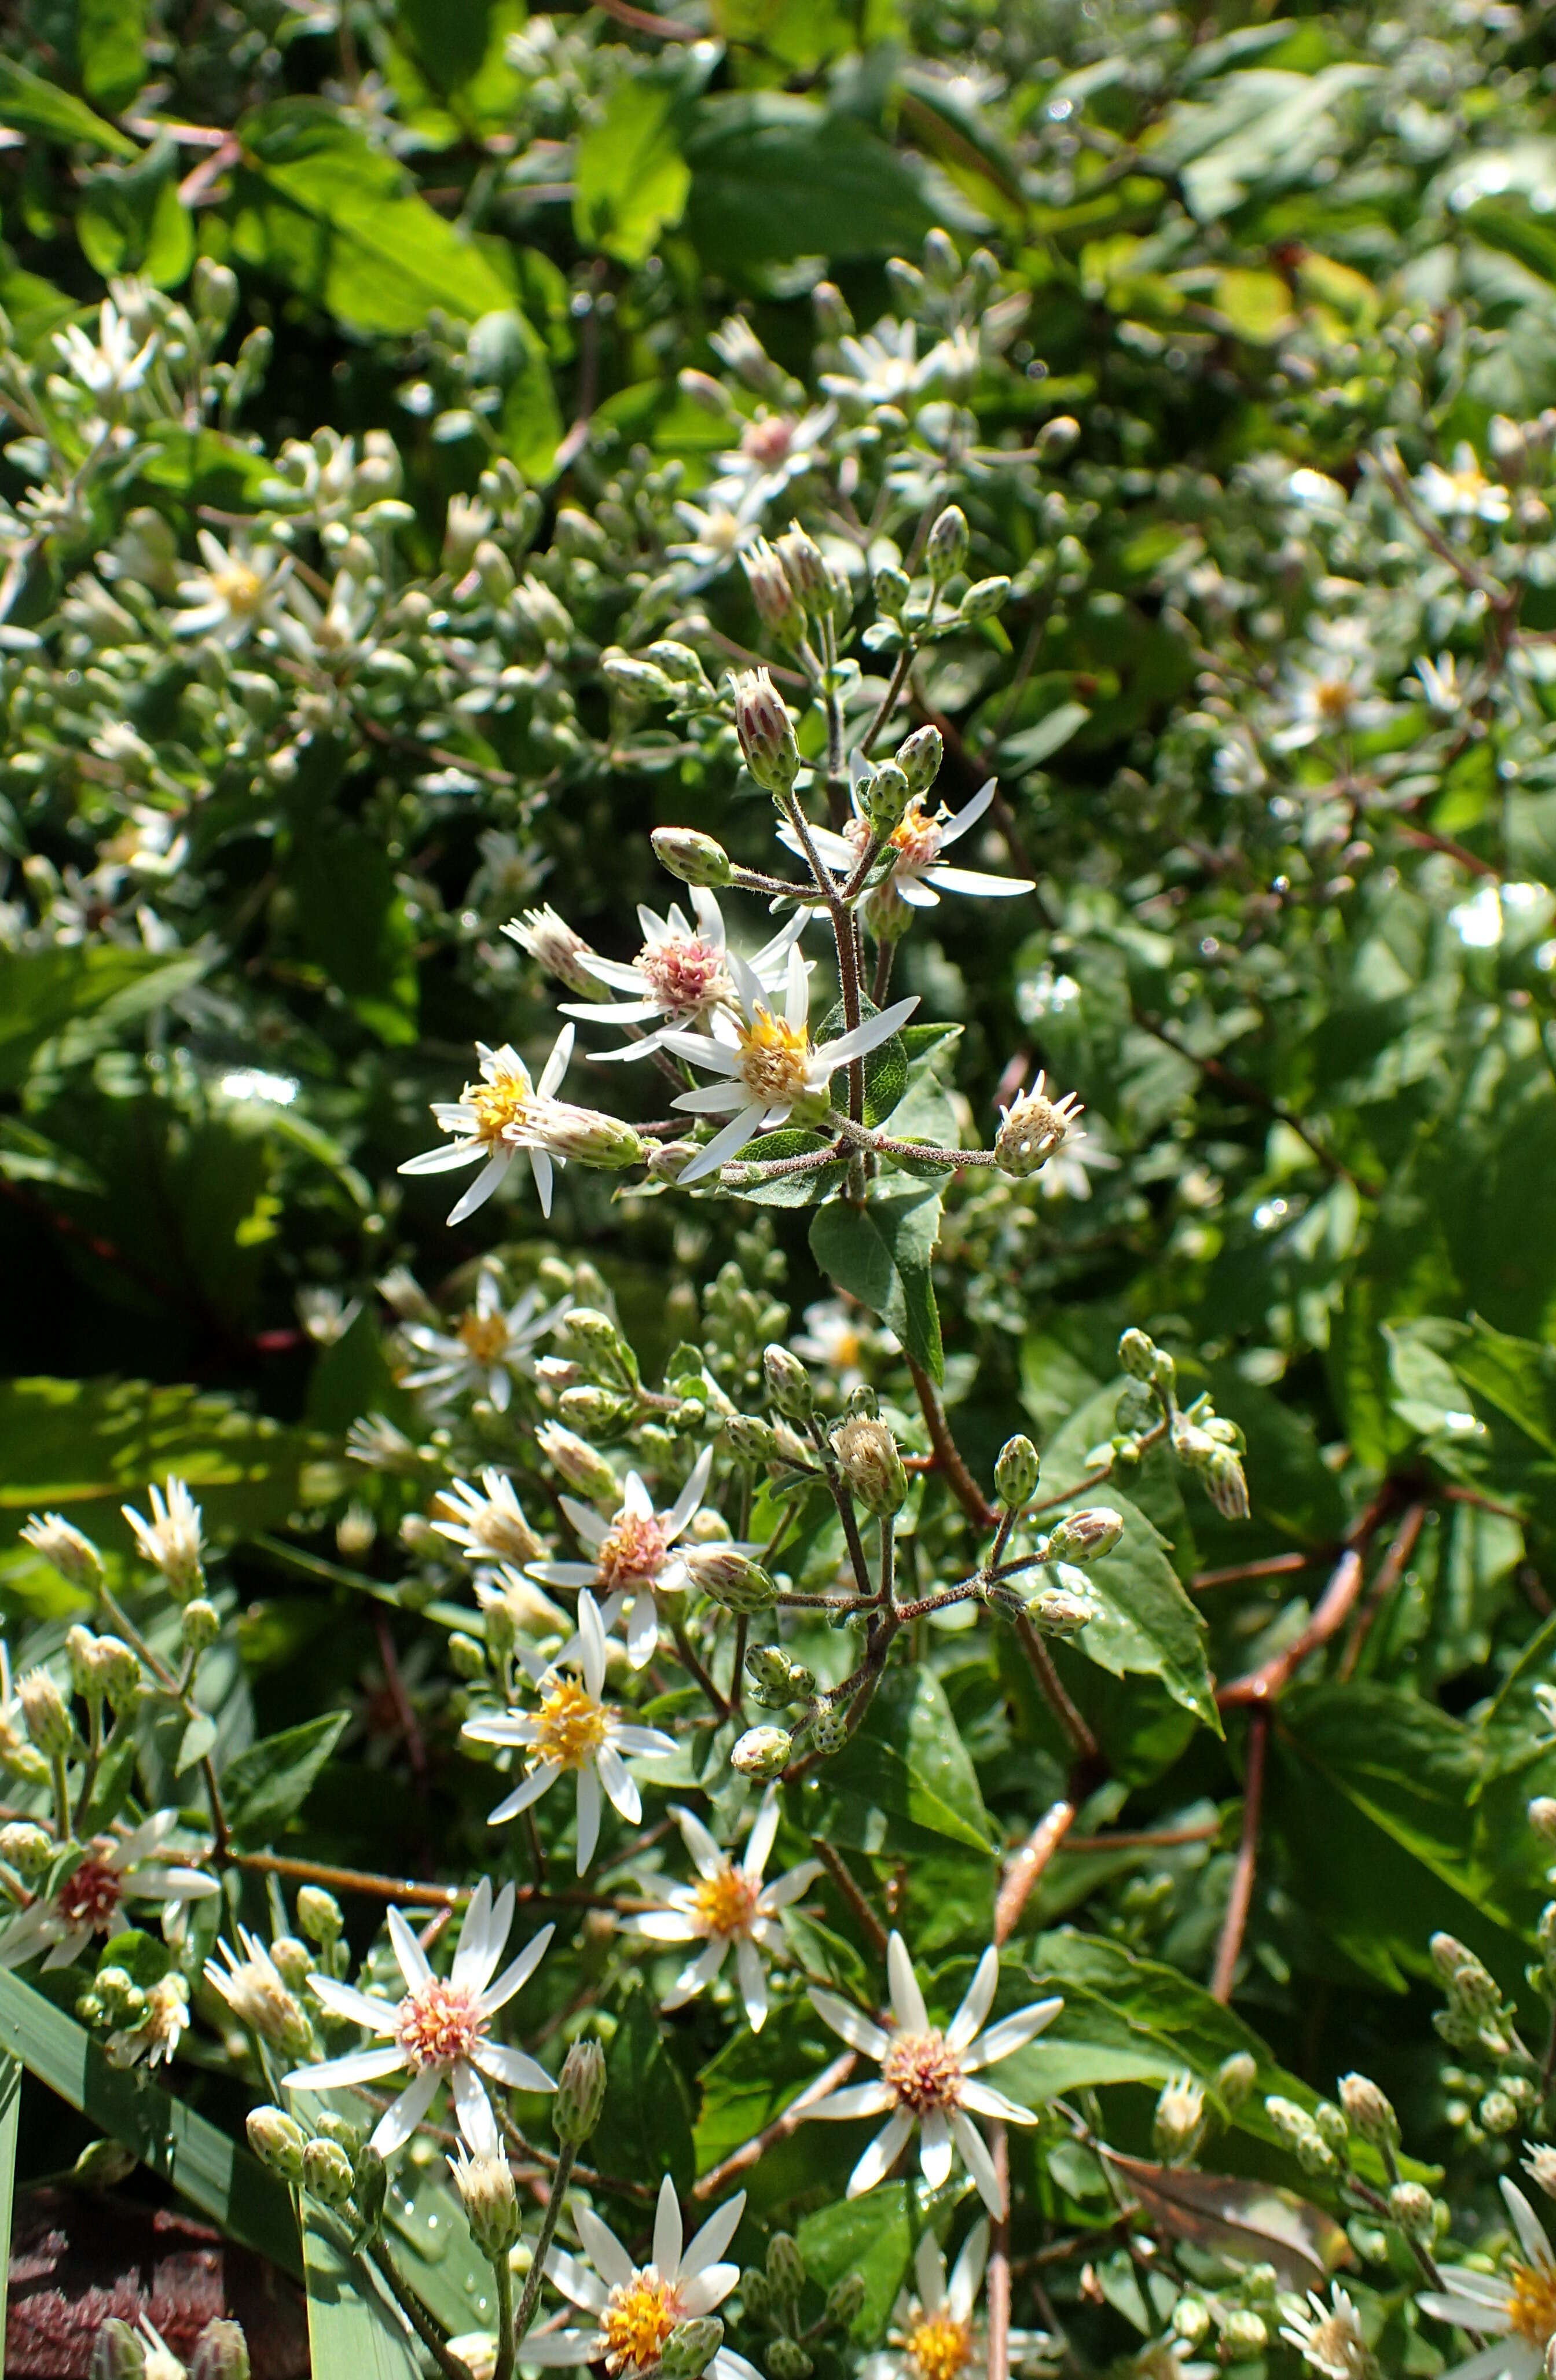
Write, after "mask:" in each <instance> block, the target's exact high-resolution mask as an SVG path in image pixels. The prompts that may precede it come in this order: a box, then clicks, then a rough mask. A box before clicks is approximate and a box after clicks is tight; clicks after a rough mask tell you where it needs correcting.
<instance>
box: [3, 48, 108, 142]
mask: <svg viewBox="0 0 1556 2380" xmlns="http://www.w3.org/2000/svg"><path fill="white" fill-rule="evenodd" d="M0 124H6V125H9V127H10V128H11V129H12V131H13V132H25V133H26V135H27V136H28V138H29V140H48V141H53V142H55V143H57V144H58V145H59V146H60V147H61V148H66V149H75V148H88V149H101V150H103V151H104V152H106V153H107V154H108V155H109V156H111V157H134V156H136V155H137V154H138V153H139V152H138V151H137V148H136V144H135V142H134V141H133V140H130V138H129V136H128V133H124V132H121V131H120V130H119V128H118V126H117V125H116V124H109V123H107V122H106V121H105V120H104V118H103V117H102V116H101V115H98V114H97V113H96V112H95V110H94V109H92V108H90V107H88V106H87V104H86V103H85V101H84V100H79V99H78V98H76V96H75V94H74V93H73V92H71V91H61V90H60V88H59V86H58V84H57V83H52V82H45V81H44V79H43V76H42V75H35V74H30V73H29V72H28V70H27V68H26V67H22V66H18V64H17V62H16V60H15V59H14V58H0Z"/></svg>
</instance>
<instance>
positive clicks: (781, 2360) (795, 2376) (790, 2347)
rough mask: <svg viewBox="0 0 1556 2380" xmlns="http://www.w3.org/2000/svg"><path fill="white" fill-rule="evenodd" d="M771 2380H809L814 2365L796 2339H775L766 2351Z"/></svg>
mask: <svg viewBox="0 0 1556 2380" xmlns="http://www.w3.org/2000/svg"><path fill="white" fill-rule="evenodd" d="M766 2361H767V2368H768V2371H769V2372H770V2373H771V2374H772V2380H810V2374H811V2373H812V2372H813V2371H814V2370H815V2368H816V2367H815V2363H814V2362H813V2360H812V2358H811V2357H810V2356H809V2355H808V2353H807V2351H806V2350H805V2349H804V2348H803V2347H802V2346H801V2345H800V2343H799V2341H798V2339H797V2338H775V2339H774V2340H773V2341H772V2346H771V2347H770V2348H769V2349H768V2350H767V2358H766Z"/></svg>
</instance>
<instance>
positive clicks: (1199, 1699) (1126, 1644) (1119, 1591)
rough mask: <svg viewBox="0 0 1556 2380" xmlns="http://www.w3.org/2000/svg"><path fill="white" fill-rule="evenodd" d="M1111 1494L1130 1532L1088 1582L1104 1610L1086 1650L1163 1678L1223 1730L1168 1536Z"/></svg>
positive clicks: (1177, 1697)
mask: <svg viewBox="0 0 1556 2380" xmlns="http://www.w3.org/2000/svg"><path fill="white" fill-rule="evenodd" d="M1106 1494H1107V1497H1108V1500H1109V1502H1110V1503H1111V1504H1112V1508H1113V1509H1114V1511H1115V1512H1119V1513H1121V1514H1122V1515H1123V1519H1124V1535H1123V1536H1122V1537H1121V1538H1120V1539H1119V1541H1118V1543H1117V1545H1116V1546H1115V1547H1114V1548H1113V1549H1112V1552H1111V1553H1109V1554H1105V1555H1104V1556H1103V1558H1102V1560H1100V1561H1099V1562H1094V1563H1092V1565H1091V1566H1090V1568H1089V1569H1088V1571H1087V1573H1086V1578H1087V1584H1088V1586H1089V1587H1090V1589H1091V1591H1092V1593H1093V1594H1094V1595H1095V1596H1096V1597H1097V1599H1098V1601H1099V1602H1100V1604H1101V1606H1102V1609H1101V1612H1100V1615H1099V1617H1098V1618H1097V1619H1095V1620H1093V1621H1090V1622H1089V1623H1088V1625H1087V1626H1086V1627H1085V1628H1084V1629H1083V1630H1082V1631H1081V1633H1080V1636H1079V1638H1078V1639H1077V1642H1078V1644H1079V1645H1080V1648H1081V1650H1082V1651H1083V1652H1084V1653H1085V1654H1086V1655H1087V1657H1088V1659H1090V1660H1093V1661H1096V1662H1098V1663H1100V1666H1101V1667H1102V1668H1103V1669H1104V1670H1112V1673H1113V1675H1114V1676H1115V1677H1124V1676H1126V1675H1136V1676H1144V1677H1152V1678H1160V1679H1161V1682H1162V1684H1163V1685H1164V1686H1165V1687H1166V1689H1167V1691H1168V1693H1169V1694H1171V1695H1172V1697H1173V1701H1174V1702H1176V1703H1181V1704H1182V1705H1183V1707H1184V1708H1185V1710H1189V1711H1192V1712H1193V1713H1194V1715H1195V1717H1196V1718H1199V1719H1202V1720H1203V1721H1204V1723H1205V1725H1206V1726H1207V1727H1210V1728H1213V1729H1214V1730H1215V1731H1216V1733H1217V1734H1218V1735H1219V1734H1220V1733H1221V1731H1222V1729H1221V1717H1220V1714H1219V1712H1218V1711H1217V1709H1216V1698H1215V1686H1214V1682H1213V1681H1212V1679H1211V1676H1210V1667H1209V1663H1208V1661H1207V1659H1206V1653H1205V1641H1206V1639H1205V1622H1204V1621H1203V1620H1202V1618H1201V1617H1200V1615H1199V1613H1198V1611H1197V1609H1195V1607H1194V1605H1193V1604H1192V1603H1191V1602H1190V1600H1189V1598H1188V1597H1187V1596H1186V1595H1185V1592H1184V1590H1183V1588H1182V1586H1181V1585H1179V1583H1178V1578H1177V1573H1175V1572H1174V1570H1173V1565H1172V1563H1171V1562H1170V1561H1169V1560H1168V1559H1167V1548H1166V1544H1165V1542H1164V1540H1163V1539H1162V1538H1161V1536H1158V1534H1157V1532H1156V1530H1155V1529H1154V1528H1153V1527H1152V1526H1151V1524H1150V1523H1149V1521H1148V1520H1147V1518H1146V1516H1145V1514H1144V1513H1143V1512H1141V1511H1140V1509H1139V1507H1138V1505H1137V1504H1132V1503H1131V1502H1130V1501H1129V1500H1128V1498H1127V1497H1126V1496H1121V1495H1120V1494H1119V1493H1118V1491H1117V1489H1116V1488H1114V1487H1113V1486H1112V1482H1111V1481H1110V1482H1109V1484H1108V1488H1107V1490H1106ZM1076 1509H1078V1507H1077V1508H1076Z"/></svg>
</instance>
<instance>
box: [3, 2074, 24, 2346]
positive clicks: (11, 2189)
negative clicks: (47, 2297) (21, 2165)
mask: <svg viewBox="0 0 1556 2380" xmlns="http://www.w3.org/2000/svg"><path fill="white" fill-rule="evenodd" d="M20 2120H21V2068H20V2066H19V2065H18V2062H17V2060H16V2059H15V2058H6V2060H5V2063H4V2065H3V2066H0V2340H3V2339H4V2338H5V2336H6V2284H7V2282H8V2281H9V2279H10V2265H11V2219H12V2216H13V2214H14V2212H15V2207H16V2187H17V2129H18V2125H19V2123H20ZM4 2370H5V2355H4V2350H0V2374H3V2373H4Z"/></svg>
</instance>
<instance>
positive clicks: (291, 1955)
mask: <svg viewBox="0 0 1556 2380" xmlns="http://www.w3.org/2000/svg"><path fill="white" fill-rule="evenodd" d="M270 1956H271V1963H272V1964H273V1965H274V1969H275V1972H276V1973H277V1974H278V1975H279V1976H280V1978H281V1980H282V1982H283V1983H284V1984H286V1985H287V1986H288V1988H289V1989H290V1990H292V1991H294V1992H300V1991H301V1990H302V1988H303V1986H304V1985H305V1984H306V1983H307V1981H308V1979H309V1977H310V1975H311V1973H313V1954H312V1952H311V1951H310V1949H309V1947H308V1945H307V1943H306V1942H299V1941H298V1937H297V1936H296V1935H295V1934H278V1935H277V1936H276V1937H275V1939H274V1942H273V1943H272V1944H271V1946H270Z"/></svg>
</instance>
